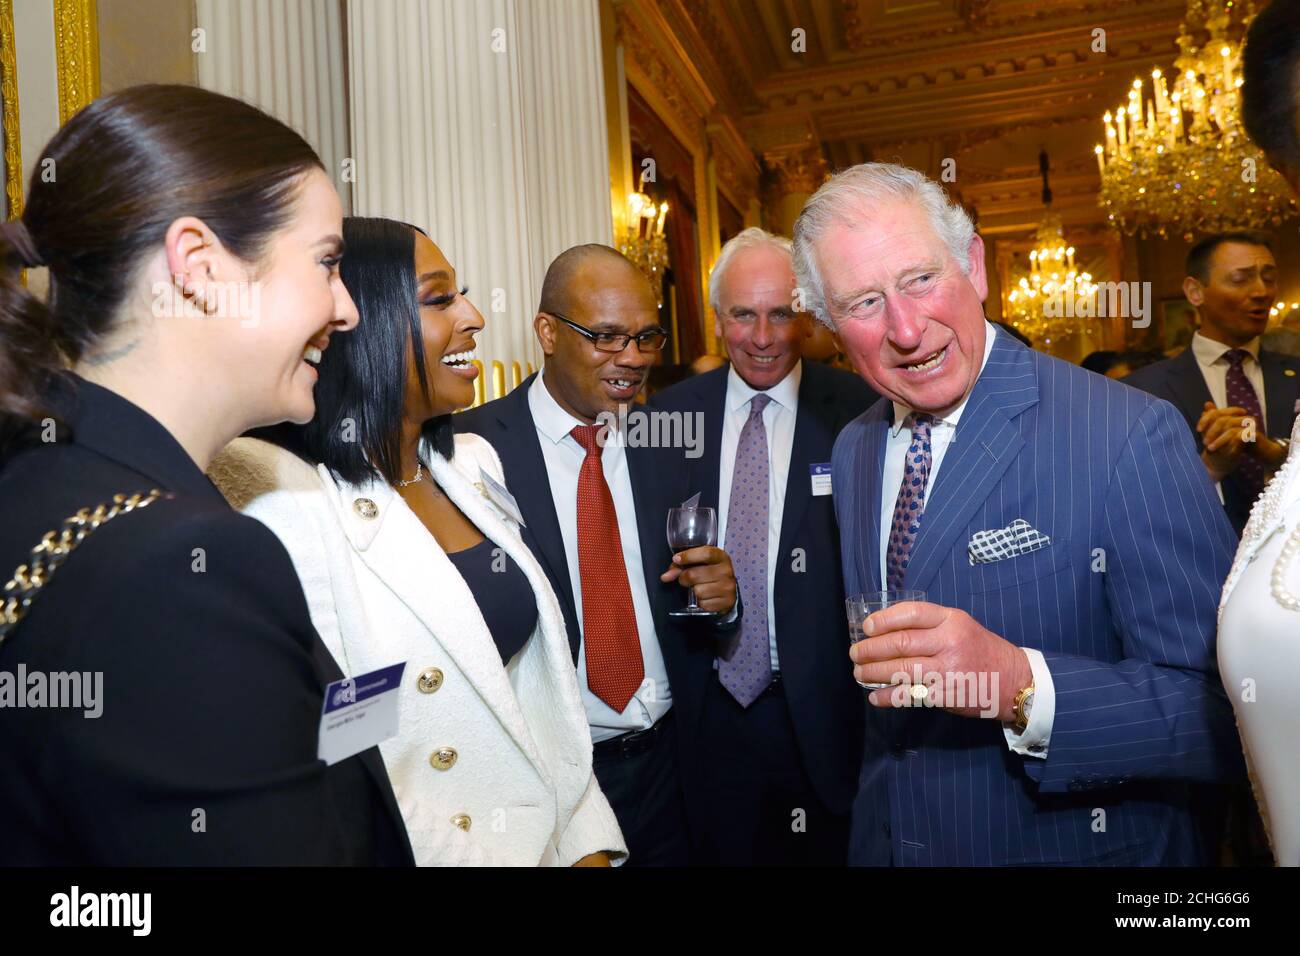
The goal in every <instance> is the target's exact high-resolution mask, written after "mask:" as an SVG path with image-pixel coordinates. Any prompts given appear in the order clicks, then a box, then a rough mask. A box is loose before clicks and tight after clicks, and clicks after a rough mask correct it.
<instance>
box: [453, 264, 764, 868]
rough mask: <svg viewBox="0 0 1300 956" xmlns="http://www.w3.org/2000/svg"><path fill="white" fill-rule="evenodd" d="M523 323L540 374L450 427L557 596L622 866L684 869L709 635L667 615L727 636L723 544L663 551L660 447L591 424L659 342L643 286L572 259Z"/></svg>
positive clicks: (638, 379) (729, 596)
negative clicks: (703, 617) (687, 704)
mask: <svg viewBox="0 0 1300 956" xmlns="http://www.w3.org/2000/svg"><path fill="white" fill-rule="evenodd" d="M533 327H534V329H535V331H536V333H537V338H538V341H539V342H540V343H541V346H542V351H543V352H544V353H545V355H546V361H545V365H544V366H543V368H542V371H541V372H539V373H538V374H537V375H534V376H531V377H530V378H529V379H528V380H527V381H525V382H523V383H522V384H521V386H520V387H519V388H516V389H515V390H514V391H513V392H511V393H510V394H509V395H507V396H505V397H504V398H500V399H497V400H496V401H493V402H489V403H488V404H486V405H484V406H482V407H480V408H477V409H472V410H470V411H467V412H462V413H461V414H459V415H457V416H455V425H456V428H457V430H458V431H468V432H475V433H477V434H479V435H481V436H483V437H484V438H486V439H487V440H488V441H489V442H490V443H491V444H492V446H493V447H494V448H495V449H496V451H497V453H498V454H499V455H500V457H501V464H502V466H503V468H504V471H505V478H506V485H507V487H508V489H509V491H510V492H511V493H512V494H513V495H514V497H515V501H516V502H517V504H518V507H519V511H520V514H521V517H522V518H523V522H524V528H523V536H524V541H525V542H526V543H527V544H528V546H529V547H530V548H532V550H533V553H534V554H536V555H537V558H538V560H539V561H540V562H541V564H542V566H543V567H544V568H545V569H546V573H547V576H548V577H549V578H550V581H551V586H552V587H553V588H554V589H555V593H556V595H557V596H558V597H559V599H560V603H561V605H562V607H563V611H564V620H565V624H566V626H567V628H568V631H569V641H570V645H571V647H572V650H573V657H574V661H575V663H576V665H577V668H578V683H579V685H580V687H581V690H582V696H583V702H584V704H585V705H586V708H587V717H588V720H589V722H590V725H591V732H592V741H593V744H594V759H593V765H594V770H595V773H596V778H597V779H598V780H599V781H600V785H601V789H602V790H603V791H604V793H605V796H606V797H607V798H608V799H609V802H610V805H611V806H612V807H613V808H614V813H615V815H616V816H617V817H618V822H619V825H620V826H621V827H622V829H623V836H624V837H625V838H626V840H627V844H628V862H629V864H631V865H646V864H661V865H682V864H684V863H687V862H689V859H690V853H691V849H690V840H689V830H690V825H689V823H688V817H687V814H688V805H687V801H686V799H685V796H684V792H685V791H687V790H690V789H692V783H691V774H692V772H693V769H694V767H695V766H696V764H697V761H696V760H695V759H694V757H693V756H692V755H691V753H690V750H691V745H692V744H693V741H691V740H690V739H689V738H687V737H684V736H682V734H681V725H682V724H684V723H689V721H688V720H687V719H686V718H684V717H683V718H680V719H679V718H675V717H674V714H675V712H677V711H678V710H679V709H680V707H679V704H680V702H681V701H683V700H689V699H693V698H694V697H695V696H696V695H695V694H693V693H692V692H691V690H690V688H691V687H692V685H698V684H700V683H702V681H703V679H704V678H705V677H706V676H707V673H708V667H709V660H710V658H709V656H708V654H707V647H708V644H707V641H704V640H700V639H699V638H698V637H697V636H696V635H694V634H690V633H688V629H686V628H682V627H679V626H678V625H677V624H676V623H675V622H674V621H673V620H672V619H671V618H669V617H668V616H667V615H668V611H669V610H670V609H672V608H677V607H681V605H682V604H683V603H684V602H683V599H682V597H681V596H680V586H690V587H694V588H695V596H696V600H697V601H698V602H699V604H700V606H702V607H704V608H705V609H707V610H709V611H714V612H717V613H718V614H719V615H720V619H721V622H722V623H721V624H720V625H719V626H722V627H724V628H725V627H728V626H729V627H731V628H734V626H735V621H736V619H737V617H738V609H737V607H736V603H737V592H736V582H735V576H734V574H733V573H732V570H731V562H730V559H729V558H728V557H727V555H726V554H725V553H724V552H723V551H722V550H721V549H719V548H716V547H700V548H691V549H688V550H686V551H682V552H680V553H678V554H676V555H674V554H672V552H671V551H670V550H669V548H668V543H667V535H666V528H667V516H668V509H669V508H670V507H671V506H672V505H675V504H678V503H679V502H680V501H681V497H680V495H679V493H680V489H681V476H675V475H674V474H673V473H672V472H671V470H670V469H668V468H667V467H665V462H664V460H663V457H662V456H663V454H664V452H663V451H662V450H661V449H657V448H653V447H646V446H645V445H643V444H642V443H640V442H638V441H635V440H632V439H631V438H630V436H625V435H623V433H622V432H620V431H619V430H618V429H617V428H610V429H605V428H604V427H603V426H604V423H607V422H609V421H611V420H613V421H615V422H616V421H618V419H619V416H620V415H624V416H626V415H627V414H628V409H629V406H630V405H631V403H632V402H633V401H634V399H635V397H636V395H637V393H638V392H639V391H640V389H641V388H642V386H643V385H644V384H645V379H646V375H647V373H648V372H649V369H650V366H651V365H652V364H653V363H654V360H655V355H656V353H657V352H659V351H660V350H661V349H662V348H663V346H664V343H665V342H666V340H667V333H666V332H665V331H664V329H663V326H662V325H661V324H660V321H659V316H658V310H657V307H656V305H655V300H654V294H653V292H652V290H651V288H650V284H649V283H648V282H647V281H646V279H645V277H644V276H643V275H642V274H641V273H640V272H639V271H638V270H637V269H636V267H635V266H633V265H632V264H631V263H630V262H629V261H628V260H627V259H625V258H624V257H623V256H622V255H620V254H619V253H618V252H617V251H616V250H614V249H611V248H609V247H608V246H600V245H586V246H576V247H574V248H573V249H569V250H568V251H566V252H564V253H561V254H560V256H559V257H558V258H556V260H555V261H554V262H553V263H551V265H550V267H549V268H548V269H547V272H546V278H545V280H544V282H543V284H542V301H541V305H540V307H539V309H538V313H537V316H536V318H535V319H534V326H533ZM665 569H667V570H665ZM661 572H662V573H661ZM703 626H704V627H705V628H708V629H710V630H711V629H712V628H713V627H714V626H715V625H714V623H713V622H708V623H706V624H704V625H703ZM675 723H676V724H677V725H678V726H676V727H675V726H674V724H675ZM696 829H697V832H698V826H697V827H696Z"/></svg>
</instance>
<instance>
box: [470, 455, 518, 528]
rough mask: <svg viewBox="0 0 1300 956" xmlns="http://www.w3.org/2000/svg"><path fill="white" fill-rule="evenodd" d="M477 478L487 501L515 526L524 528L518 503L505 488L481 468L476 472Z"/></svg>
mask: <svg viewBox="0 0 1300 956" xmlns="http://www.w3.org/2000/svg"><path fill="white" fill-rule="evenodd" d="M478 476H479V478H481V479H482V480H483V491H484V492H485V493H486V494H487V496H488V500H489V501H491V502H492V503H493V504H494V505H496V506H497V507H498V508H500V509H501V510H502V511H504V512H505V513H506V514H507V515H509V516H510V518H511V519H513V520H514V522H515V524H517V525H519V527H521V528H522V527H524V515H523V512H522V511H520V510H519V503H518V502H517V501H515V496H514V495H512V494H511V493H510V492H508V491H506V486H505V485H503V484H501V482H499V481H497V480H496V479H495V478H493V477H492V476H491V475H489V474H488V473H487V472H486V471H484V470H483V469H482V467H480V468H479V470H478Z"/></svg>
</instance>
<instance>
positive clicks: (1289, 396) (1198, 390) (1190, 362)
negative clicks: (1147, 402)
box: [1123, 347, 1300, 535]
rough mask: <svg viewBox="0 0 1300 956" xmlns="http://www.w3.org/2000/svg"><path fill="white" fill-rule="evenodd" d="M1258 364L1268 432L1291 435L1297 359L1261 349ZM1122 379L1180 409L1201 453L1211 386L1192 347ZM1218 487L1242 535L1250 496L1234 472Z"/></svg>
mask: <svg viewBox="0 0 1300 956" xmlns="http://www.w3.org/2000/svg"><path fill="white" fill-rule="evenodd" d="M1259 364H1260V368H1262V369H1263V371H1264V406H1265V409H1266V411H1265V417H1266V418H1267V419H1268V421H1267V423H1266V424H1267V429H1266V432H1267V434H1268V437H1269V438H1273V439H1279V438H1290V437H1291V426H1292V425H1293V424H1294V423H1295V418H1296V399H1297V398H1300V358H1294V357H1292V356H1290V355H1282V354H1280V353H1278V352H1267V351H1264V350H1263V349H1261V350H1260V353H1259ZM1123 381H1124V384H1125V385H1132V386H1133V387H1134V388H1140V389H1141V390H1142V391H1144V392H1148V393H1150V394H1152V395H1156V396H1158V397H1160V398H1163V399H1165V400H1166V401H1168V402H1170V403H1172V404H1173V406H1174V407H1175V408H1177V409H1178V410H1179V411H1180V412H1182V413H1183V418H1185V419H1187V424H1188V427H1190V428H1191V430H1192V438H1193V439H1194V440H1195V441H1196V452H1197V454H1200V452H1201V450H1202V449H1203V447H1204V443H1203V442H1202V441H1201V436H1200V435H1199V434H1197V432H1196V423H1197V422H1198V421H1199V420H1200V418H1201V411H1202V409H1203V408H1204V407H1205V403H1206V402H1209V401H1213V399H1212V398H1211V397H1210V387H1209V386H1208V385H1206V384H1205V376H1204V375H1202V374H1201V367H1200V366H1199V365H1197V364H1196V355H1195V353H1193V352H1192V350H1191V348H1190V347H1188V348H1186V349H1184V350H1183V351H1181V352H1179V353H1178V354H1177V355H1175V356H1174V357H1173V358H1171V359H1165V360H1164V361H1163V362H1156V363H1155V364H1154V365H1148V366H1147V367H1146V368H1140V369H1138V370H1137V371H1136V372H1133V373H1132V374H1131V375H1127V376H1125V378H1124V380H1123ZM1221 487H1222V488H1223V507H1224V510H1225V511H1226V512H1227V513H1228V519H1229V520H1230V521H1231V522H1232V526H1233V527H1234V528H1235V529H1236V531H1237V534H1238V535H1240V534H1241V532H1242V529H1243V528H1245V527H1246V519H1247V518H1249V517H1250V507H1251V505H1252V504H1254V499H1253V498H1251V496H1250V494H1249V492H1247V491H1246V489H1245V488H1243V487H1242V485H1241V480H1240V478H1239V477H1238V476H1237V475H1235V474H1233V475H1228V477H1226V478H1224V479H1223V482H1222V484H1221Z"/></svg>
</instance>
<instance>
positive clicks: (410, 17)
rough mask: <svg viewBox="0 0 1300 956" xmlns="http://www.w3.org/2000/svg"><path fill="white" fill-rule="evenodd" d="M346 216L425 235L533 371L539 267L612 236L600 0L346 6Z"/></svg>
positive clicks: (362, 1) (437, 0) (353, 1)
mask: <svg viewBox="0 0 1300 956" xmlns="http://www.w3.org/2000/svg"><path fill="white" fill-rule="evenodd" d="M347 9H348V29H347V36H348V48H349V58H348V62H349V81H350V94H351V95H350V97H349V102H350V104H351V106H350V108H351V124H350V125H351V131H352V144H353V153H352V155H353V156H355V158H356V163H357V168H356V177H357V178H356V183H355V184H354V192H353V196H354V209H355V211H356V213H357V214H358V215H368V216H386V217H390V218H393V219H401V220H404V221H407V222H412V223H415V224H416V225H419V226H421V227H422V228H424V229H425V230H427V231H428V233H429V234H430V236H432V237H433V239H434V241H435V242H437V243H438V245H439V247H440V248H441V249H442V250H443V252H444V253H445V254H446V255H447V257H448V259H449V260H450V261H451V263H452V265H453V266H454V267H455V268H456V270H457V274H458V276H459V278H460V280H461V281H462V282H464V283H465V284H467V285H469V287H470V298H471V299H472V300H473V301H474V303H475V305H477V306H478V307H479V310H480V311H481V312H482V313H483V315H484V317H485V319H486V321H487V327H486V329H485V330H484V332H483V333H482V334H481V335H480V336H479V342H480V347H479V357H480V358H481V359H483V361H484V366H485V368H486V370H487V378H488V383H487V394H488V397H489V398H490V397H492V383H491V368H492V362H493V360H497V361H500V362H502V363H503V364H504V366H505V368H506V370H507V383H506V384H507V387H509V369H510V364H511V362H519V363H520V365H526V364H527V363H529V362H531V363H532V364H533V365H535V366H540V364H541V353H540V350H539V349H538V347H537V344H536V340H535V338H534V335H533V331H532V319H533V316H534V314H535V312H536V309H537V304H538V296H539V293H540V291H541V284H542V276H543V275H544V273H545V270H546V266H547V265H548V264H549V263H550V261H551V260H552V259H553V258H554V257H555V256H556V255H557V254H558V253H560V252H562V251H563V250H564V249H566V248H568V247H569V246H572V245H576V244H578V243H582V242H603V243H609V242H611V240H612V238H613V236H612V230H611V225H610V210H609V195H610V193H609V190H610V186H609V160H608V155H607V148H606V132H605V126H604V123H605V112H604V109H605V108H604V101H603V90H602V85H601V73H600V70H601V59H600V23H599V14H598V8H597V4H596V0H547V2H545V3H537V2H535V0H348V8H347Z"/></svg>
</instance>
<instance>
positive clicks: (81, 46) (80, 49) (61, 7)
mask: <svg viewBox="0 0 1300 956" xmlns="http://www.w3.org/2000/svg"><path fill="white" fill-rule="evenodd" d="M54 55H55V62H56V64H57V69H58V82H59V123H60V124H63V123H66V122H67V121H68V120H69V119H71V117H72V115H73V114H74V113H76V112H77V110H79V109H81V108H82V107H83V106H85V105H86V104H87V103H89V102H90V101H91V100H93V99H94V98H95V97H96V96H98V95H99V27H98V19H97V11H96V9H95V0H54Z"/></svg>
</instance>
